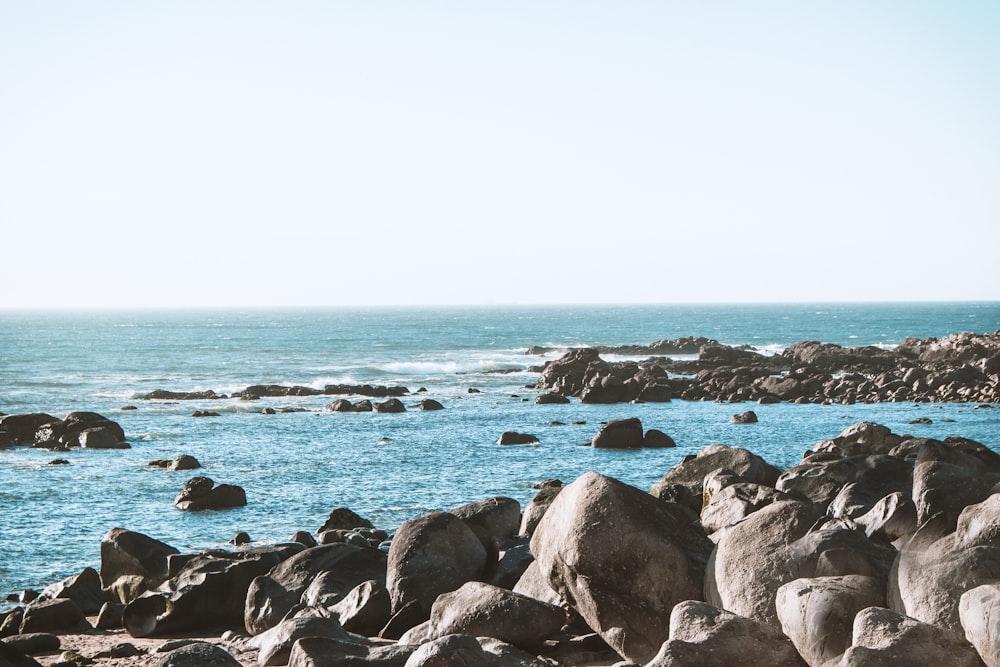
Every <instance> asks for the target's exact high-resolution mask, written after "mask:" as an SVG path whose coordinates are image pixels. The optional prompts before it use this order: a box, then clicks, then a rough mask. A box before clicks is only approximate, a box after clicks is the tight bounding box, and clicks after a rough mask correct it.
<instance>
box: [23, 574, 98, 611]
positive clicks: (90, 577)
mask: <svg viewBox="0 0 1000 667" xmlns="http://www.w3.org/2000/svg"><path fill="white" fill-rule="evenodd" d="M57 598H66V599H69V600H72V601H73V602H75V603H76V606H77V607H79V608H80V611H82V612H83V613H84V615H88V616H89V615H91V614H96V613H97V612H98V611H100V609H101V606H103V604H104V598H105V596H104V590H103V588H102V586H101V577H100V575H99V574H97V570H95V569H94V568H92V567H87V568H84V569H83V571H82V572H81V573H80V574H77V575H74V576H72V577H68V578H67V579H64V580H62V581H60V582H59V583H56V584H52V585H51V586H48V587H47V588H46V589H45V590H44V591H42V593H41V595H40V596H39V599H40V600H55V599H57Z"/></svg>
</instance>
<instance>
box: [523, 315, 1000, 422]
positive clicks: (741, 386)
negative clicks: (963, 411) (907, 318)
mask: <svg viewBox="0 0 1000 667" xmlns="http://www.w3.org/2000/svg"><path fill="white" fill-rule="evenodd" d="M690 342H691V344H693V343H694V342H699V343H701V346H700V348H699V349H698V358H697V359H695V360H674V359H669V358H665V357H651V358H649V359H647V360H645V361H642V362H634V361H625V362H608V361H605V360H604V359H602V358H601V356H600V354H601V351H600V349H599V348H577V349H574V350H570V351H569V352H567V353H566V354H564V355H563V356H562V357H560V358H559V359H556V360H553V361H549V362H547V363H546V364H544V365H543V366H542V367H540V368H537V369H536V370H537V371H538V372H539V379H538V381H537V382H536V383H535V385H534V388H535V389H538V390H547V391H548V393H545V394H542V396H545V397H546V399H545V401H546V402H554V398H553V395H556V396H562V397H574V398H578V399H579V400H580V401H581V402H583V403H622V402H666V401H670V400H671V399H683V400H697V401H704V400H714V401H721V402H733V403H737V402H744V401H754V402H758V403H764V404H766V403H778V402H792V403H842V404H851V403H886V402H918V403H923V402H932V401H937V402H951V403H1000V331H998V332H995V333H992V334H974V333H960V334H952V335H949V336H945V337H944V338H940V339H938V338H928V339H922V340H921V339H916V338H907V339H905V340H904V341H903V342H902V343H900V344H899V345H898V346H897V347H896V348H895V349H893V350H884V349H881V348H877V347H871V346H869V347H859V348H844V347H841V346H839V345H834V344H831V343H819V342H814V341H805V342H801V343H796V344H794V345H792V346H790V347H789V348H787V349H786V350H785V351H784V352H782V353H781V354H777V355H770V356H769V355H763V354H759V353H757V352H754V351H752V350H750V349H747V348H746V347H729V346H726V345H722V344H719V343H716V342H715V341H708V342H704V341H702V340H699V339H691V341H690ZM665 347H666V346H665ZM618 349H620V348H616V350H618ZM639 349H641V348H639ZM685 349H689V348H685Z"/></svg>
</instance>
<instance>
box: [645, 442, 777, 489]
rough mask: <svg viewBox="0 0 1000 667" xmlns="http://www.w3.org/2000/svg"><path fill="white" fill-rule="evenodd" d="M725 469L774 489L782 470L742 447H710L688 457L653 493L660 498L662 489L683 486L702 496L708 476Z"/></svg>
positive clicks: (673, 469) (656, 486)
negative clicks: (675, 485) (677, 485)
mask: <svg viewBox="0 0 1000 667" xmlns="http://www.w3.org/2000/svg"><path fill="white" fill-rule="evenodd" d="M720 468H725V469H726V470H730V471H732V472H733V473H735V474H737V475H739V476H740V477H742V478H743V480H744V481H746V482H753V483H754V484H762V485H764V486H774V483H775V481H777V479H778V475H779V474H780V472H781V471H780V470H778V469H777V468H775V467H774V466H772V465H771V464H769V463H768V462H767V461H765V460H764V459H762V458H761V457H759V456H757V455H756V454H754V453H752V452H750V451H748V450H746V449H741V448H739V447H729V446H727V445H710V446H708V447H706V448H704V449H703V450H701V451H700V452H698V454H697V455H695V456H687V457H685V458H684V460H683V461H681V462H680V463H678V464H677V465H675V466H674V467H673V468H671V469H670V471H669V472H667V474H665V475H664V476H663V477H661V478H660V481H659V482H657V483H656V485H655V486H654V487H653V489H652V494H653V495H654V496H659V495H660V493H659V489H661V488H666V487H669V486H671V485H674V484H681V485H683V486H686V487H688V488H689V489H691V491H692V493H694V494H696V495H698V494H701V492H702V487H703V485H704V480H705V476H706V475H708V474H709V473H710V472H712V471H714V470H718V469H720Z"/></svg>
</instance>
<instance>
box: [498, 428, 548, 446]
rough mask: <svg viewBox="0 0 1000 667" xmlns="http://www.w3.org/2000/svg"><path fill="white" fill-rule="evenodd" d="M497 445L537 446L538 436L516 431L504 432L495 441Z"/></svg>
mask: <svg viewBox="0 0 1000 667" xmlns="http://www.w3.org/2000/svg"><path fill="white" fill-rule="evenodd" d="M497 444H498V445H537V444H538V436H535V435H531V434H530V433H518V432H517V431H504V432H503V433H501V434H500V438H499V439H498V440H497Z"/></svg>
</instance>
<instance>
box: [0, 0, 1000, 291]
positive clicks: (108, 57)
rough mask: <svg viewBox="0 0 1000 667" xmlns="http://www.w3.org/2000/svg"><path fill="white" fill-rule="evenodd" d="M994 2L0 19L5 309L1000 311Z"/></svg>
mask: <svg viewBox="0 0 1000 667" xmlns="http://www.w3.org/2000/svg"><path fill="white" fill-rule="evenodd" d="M998 34H1000V2H993V1H984V2H948V3H944V2H935V3H927V2H860V1H858V2H838V3H832V2H831V3H804V2H759V3H758V2H753V3H750V2H738V3H737V2H712V3H709V2H693V1H692V2H652V1H650V2H639V1H631V2H630V1H628V0H625V1H622V2H617V1H616V2H602V3H595V2H518V1H508V2H477V1H463V2H458V1H456V2H433V1H430V2H405V3H404V2H346V1H344V2H337V1H332V0H331V1H327V2H294V1H293V2H276V1H275V2H243V1H240V2H237V1H233V2H218V1H212V0H207V1H205V0H199V1H197V2H183V1H175V2H132V1H129V2H106V1H101V0H94V1H89V2H70V1H68V0H67V1H63V2H53V1H45V0H37V1H35V0H33V1H32V2H19V1H15V0H0V102H2V103H0V224H2V228H3V242H2V243H3V249H4V252H3V255H4V259H3V262H0V285H2V289H0V308H12V307H18V308H19V307H38V306H41V307H66V306H75V307H109V306H110V307H128V306H171V307H176V306H218V305H229V306H241V307H243V306H272V305H289V306H301V305H364V304H380V305H381V304H386V305H389V304H441V303H455V304H465V303H474V304H475V303H491V302H500V303H588V302H589V303H608V302H622V303H625V302H646V303H650V302H663V303H669V302H699V301H715V302H720V301H721V302H729V301H829V300H841V301H849V300H951V299H962V300H966V299H976V300H998V299H1000V268H998V266H1000V261H998V258H997V255H998V249H1000V231H998V230H1000V39H997V35H998Z"/></svg>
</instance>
